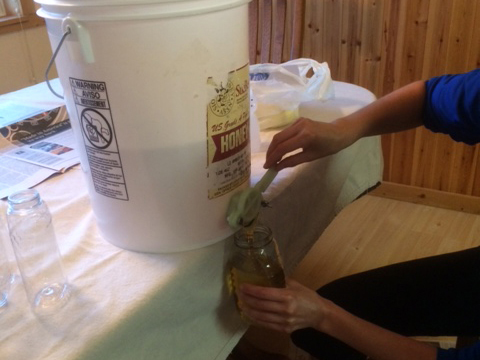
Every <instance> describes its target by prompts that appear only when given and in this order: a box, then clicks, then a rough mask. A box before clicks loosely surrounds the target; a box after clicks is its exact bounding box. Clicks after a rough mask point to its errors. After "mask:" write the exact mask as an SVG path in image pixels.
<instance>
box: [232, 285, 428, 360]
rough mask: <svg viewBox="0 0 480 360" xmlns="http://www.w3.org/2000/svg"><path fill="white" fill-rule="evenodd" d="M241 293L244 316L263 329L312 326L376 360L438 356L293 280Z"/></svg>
mask: <svg viewBox="0 0 480 360" xmlns="http://www.w3.org/2000/svg"><path fill="white" fill-rule="evenodd" d="M237 294H238V296H239V299H240V303H241V307H242V311H243V312H244V314H245V315H246V316H247V317H248V318H250V319H251V320H252V321H253V322H254V323H255V324H257V325H259V326H263V327H266V328H269V329H273V330H277V331H283V332H287V333H291V332H293V331H295V330H298V329H301V328H306V327H311V328H314V329H316V330H318V331H321V332H323V333H325V334H328V335H330V336H332V337H335V338H336V339H338V340H340V341H342V342H344V343H345V344H348V345H349V346H351V347H353V348H355V349H356V350H358V351H360V352H361V353H364V354H366V355H368V356H370V357H371V358H373V359H375V360H413V359H422V360H434V359H436V356H437V350H436V348H434V347H432V346H430V345H427V344H424V343H421V342H418V341H415V340H413V339H410V338H408V337H404V336H401V335H399V334H396V333H393V332H391V331H388V330H386V329H383V328H381V327H378V326H376V325H374V324H372V323H369V322H367V321H365V320H362V319H360V318H358V317H356V316H354V315H352V314H350V313H349V312H347V311H345V310H344V309H342V308H340V307H339V306H337V305H335V304H334V303H333V302H331V301H329V300H327V299H325V298H322V297H321V296H320V295H318V294H317V293H316V292H315V291H313V290H311V289H308V288H306V287H304V286H303V285H301V284H299V283H297V282H295V281H293V280H287V287H286V288H283V289H279V288H267V287H260V286H254V285H249V284H244V285H242V286H241V287H240V290H239V291H238V292H237Z"/></svg>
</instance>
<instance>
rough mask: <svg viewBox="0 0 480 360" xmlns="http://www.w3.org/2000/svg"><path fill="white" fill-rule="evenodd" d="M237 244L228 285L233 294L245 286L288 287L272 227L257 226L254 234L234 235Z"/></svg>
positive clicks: (242, 231)
mask: <svg viewBox="0 0 480 360" xmlns="http://www.w3.org/2000/svg"><path fill="white" fill-rule="evenodd" d="M234 241H235V248H234V250H233V253H232V256H231V258H230V264H229V270H230V271H229V275H230V279H229V281H230V284H231V290H232V292H233V293H234V294H235V291H236V289H238V287H239V286H240V285H241V284H244V283H247V284H253V285H259V286H266V287H277V288H282V287H285V273H284V271H283V265H282V261H281V258H280V254H279V252H278V248H277V243H276V241H275V239H274V238H273V234H272V231H271V229H270V228H269V227H267V226H264V225H257V226H255V227H254V228H253V230H249V231H247V230H246V229H242V230H240V231H238V232H237V233H236V234H235V236H234ZM236 300H237V307H238V308H240V306H239V303H238V299H236Z"/></svg>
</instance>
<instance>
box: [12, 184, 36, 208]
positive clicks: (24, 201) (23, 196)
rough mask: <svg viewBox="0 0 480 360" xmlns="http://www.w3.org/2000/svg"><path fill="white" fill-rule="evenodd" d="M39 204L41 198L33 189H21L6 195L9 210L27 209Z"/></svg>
mask: <svg viewBox="0 0 480 360" xmlns="http://www.w3.org/2000/svg"><path fill="white" fill-rule="evenodd" d="M41 204H42V199H41V198H40V194H39V193H38V191H37V190H35V189H27V190H21V191H18V192H16V193H13V194H11V195H10V196H9V197H8V209H9V211H10V210H11V211H28V210H31V209H33V208H35V207H37V206H39V205H41Z"/></svg>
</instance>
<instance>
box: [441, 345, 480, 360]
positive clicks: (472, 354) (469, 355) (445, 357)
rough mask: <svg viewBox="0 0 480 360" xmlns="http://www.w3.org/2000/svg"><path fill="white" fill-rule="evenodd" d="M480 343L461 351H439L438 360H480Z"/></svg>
mask: <svg viewBox="0 0 480 360" xmlns="http://www.w3.org/2000/svg"><path fill="white" fill-rule="evenodd" d="M479 359H480V342H476V343H475V344H473V345H471V346H467V347H464V348H461V349H448V350H445V349H438V351H437V360H479Z"/></svg>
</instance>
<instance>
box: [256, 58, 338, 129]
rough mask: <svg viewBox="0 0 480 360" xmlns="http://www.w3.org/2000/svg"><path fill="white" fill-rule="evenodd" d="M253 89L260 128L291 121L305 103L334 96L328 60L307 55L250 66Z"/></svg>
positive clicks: (283, 124)
mask: <svg viewBox="0 0 480 360" xmlns="http://www.w3.org/2000/svg"><path fill="white" fill-rule="evenodd" d="M310 74H311V76H310ZM250 91H251V99H252V102H254V107H253V108H254V109H255V112H254V114H252V115H253V116H255V117H256V119H257V122H258V126H259V128H260V130H265V129H268V128H274V127H282V126H286V125H288V124H290V123H291V122H293V121H294V120H295V119H297V118H298V107H299V105H300V104H301V103H302V102H305V101H312V100H327V99H331V98H333V97H334V91H333V84H332V78H331V76H330V69H329V68H328V65H327V63H325V62H324V63H321V64H320V63H318V62H317V61H315V60H313V59H305V58H301V59H295V60H290V61H287V62H285V63H283V64H256V65H251V66H250Z"/></svg>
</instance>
